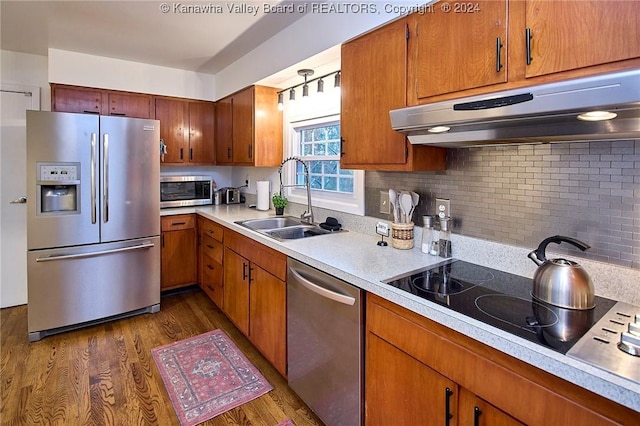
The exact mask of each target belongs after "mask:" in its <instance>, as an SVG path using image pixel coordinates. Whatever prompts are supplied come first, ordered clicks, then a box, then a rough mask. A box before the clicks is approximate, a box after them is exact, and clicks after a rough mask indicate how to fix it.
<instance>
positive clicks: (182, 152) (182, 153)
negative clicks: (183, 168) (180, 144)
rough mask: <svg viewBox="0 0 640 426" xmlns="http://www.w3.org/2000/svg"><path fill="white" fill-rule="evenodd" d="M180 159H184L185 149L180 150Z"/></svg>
mask: <svg viewBox="0 0 640 426" xmlns="http://www.w3.org/2000/svg"><path fill="white" fill-rule="evenodd" d="M180 159H181V160H183V159H184V148H180Z"/></svg>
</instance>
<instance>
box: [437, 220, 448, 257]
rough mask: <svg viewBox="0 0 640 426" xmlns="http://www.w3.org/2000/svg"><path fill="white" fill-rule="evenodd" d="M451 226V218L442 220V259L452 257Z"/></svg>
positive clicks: (440, 251)
mask: <svg viewBox="0 0 640 426" xmlns="http://www.w3.org/2000/svg"><path fill="white" fill-rule="evenodd" d="M450 226H451V218H450V217H441V218H440V240H439V241H438V246H439V252H438V255H439V256H440V257H451V231H450V230H449V227H450Z"/></svg>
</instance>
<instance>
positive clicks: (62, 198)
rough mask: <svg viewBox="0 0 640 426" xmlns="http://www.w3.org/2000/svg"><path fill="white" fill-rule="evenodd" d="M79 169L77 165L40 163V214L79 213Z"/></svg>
mask: <svg viewBox="0 0 640 426" xmlns="http://www.w3.org/2000/svg"><path fill="white" fill-rule="evenodd" d="M78 169H79V165H78V164H76V163H72V164H69V163H38V180H37V187H38V195H39V197H38V214H56V213H57V214H68V213H77V212H78V194H79V193H80V191H79V188H78V187H79V186H80V177H79V173H78Z"/></svg>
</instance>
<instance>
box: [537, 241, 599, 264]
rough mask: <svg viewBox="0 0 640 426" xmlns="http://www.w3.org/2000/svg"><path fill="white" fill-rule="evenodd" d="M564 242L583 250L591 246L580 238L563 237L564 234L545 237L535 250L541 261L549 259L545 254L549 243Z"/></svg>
mask: <svg viewBox="0 0 640 426" xmlns="http://www.w3.org/2000/svg"><path fill="white" fill-rule="evenodd" d="M562 242H565V243H569V244H571V245H573V246H575V247H577V248H579V249H580V250H582V251H585V250H586V249H588V248H591V246H590V245H588V244H586V243H583V242H582V241H580V240H576V239H575V238H571V237H563V236H562V235H554V236H553V237H549V238H546V239H544V240H543V241H542V242H541V243H540V245H539V246H538V248H537V249H536V251H535V255H536V258H538V260H539V261H540V262H545V261H546V260H547V257H546V255H545V251H546V250H547V246H548V245H549V243H556V244H560V243H562ZM536 263H537V262H536Z"/></svg>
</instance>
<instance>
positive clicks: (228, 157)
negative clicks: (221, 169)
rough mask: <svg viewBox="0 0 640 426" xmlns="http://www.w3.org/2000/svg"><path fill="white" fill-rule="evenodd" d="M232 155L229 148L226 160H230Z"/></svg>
mask: <svg viewBox="0 0 640 426" xmlns="http://www.w3.org/2000/svg"><path fill="white" fill-rule="evenodd" d="M232 153H233V152H232V150H231V148H227V159H229V160H231V157H232Z"/></svg>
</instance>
